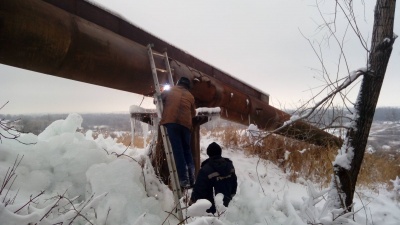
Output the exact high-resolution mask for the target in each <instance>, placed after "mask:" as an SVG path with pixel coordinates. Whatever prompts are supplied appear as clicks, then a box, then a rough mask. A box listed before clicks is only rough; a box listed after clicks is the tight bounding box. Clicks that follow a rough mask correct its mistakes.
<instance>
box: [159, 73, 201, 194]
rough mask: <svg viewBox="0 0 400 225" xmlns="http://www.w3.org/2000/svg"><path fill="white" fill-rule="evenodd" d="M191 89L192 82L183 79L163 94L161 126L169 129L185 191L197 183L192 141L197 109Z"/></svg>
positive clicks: (181, 182) (180, 180)
mask: <svg viewBox="0 0 400 225" xmlns="http://www.w3.org/2000/svg"><path fill="white" fill-rule="evenodd" d="M190 87H191V85H190V80H189V79H188V78H186V77H181V78H180V79H179V80H178V82H177V85H176V86H174V87H172V88H171V89H170V90H166V91H163V93H162V94H161V98H162V100H163V103H164V110H163V113H162V117H161V121H160V124H161V125H163V126H165V127H166V129H167V132H168V136H169V140H170V142H171V146H172V152H173V154H174V159H175V164H176V169H177V172H178V177H179V182H180V185H181V187H182V188H183V189H187V188H190V187H192V186H193V184H194V181H195V175H194V162H193V157H192V151H191V149H190V139H191V129H192V118H193V117H195V116H196V107H195V104H194V97H193V95H192V94H191V93H190V92H189V89H190Z"/></svg>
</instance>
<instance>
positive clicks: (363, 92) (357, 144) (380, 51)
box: [331, 0, 397, 211]
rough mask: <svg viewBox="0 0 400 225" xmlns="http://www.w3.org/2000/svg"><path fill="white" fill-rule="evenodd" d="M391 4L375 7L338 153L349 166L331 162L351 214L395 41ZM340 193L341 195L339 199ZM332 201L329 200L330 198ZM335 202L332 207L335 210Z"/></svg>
mask: <svg viewBox="0 0 400 225" xmlns="http://www.w3.org/2000/svg"><path fill="white" fill-rule="evenodd" d="M395 8H396V1H395V0H378V1H377V3H376V6H375V16H374V20H375V22H374V28H373V33H372V42H371V50H370V51H369V60H368V68H367V73H365V75H364V76H363V79H362V83H361V88H360V91H359V95H358V98H357V101H356V104H355V112H354V121H353V123H352V126H351V127H350V128H349V129H348V130H347V134H346V138H345V141H344V144H343V146H342V148H341V151H340V153H341V154H343V155H346V157H347V159H348V160H349V162H350V163H349V164H344V165H343V164H341V163H340V162H338V161H335V164H334V168H335V169H334V172H335V177H334V179H333V184H334V185H335V186H336V187H337V188H338V190H339V195H338V196H342V198H337V196H333V198H334V199H338V200H339V201H340V206H341V207H342V208H344V209H346V210H347V211H351V209H352V205H353V196H354V191H355V185H356V183H357V177H358V173H359V171H360V168H361V164H362V161H363V158H364V152H365V147H366V144H367V140H368V135H369V131H370V128H371V124H372V120H373V117H374V113H375V108H376V104H377V102H378V97H379V93H380V90H381V87H382V83H383V79H384V77H385V73H386V68H387V65H388V63H389V58H390V55H391V52H392V46H393V43H394V41H395V39H396V38H397V36H396V35H395V34H394V33H393V24H394V14H395ZM342 193H343V194H344V195H342ZM331 197H332V196H331ZM337 203H338V202H337V201H336V204H335V206H336V207H338V206H339V205H338V204H337Z"/></svg>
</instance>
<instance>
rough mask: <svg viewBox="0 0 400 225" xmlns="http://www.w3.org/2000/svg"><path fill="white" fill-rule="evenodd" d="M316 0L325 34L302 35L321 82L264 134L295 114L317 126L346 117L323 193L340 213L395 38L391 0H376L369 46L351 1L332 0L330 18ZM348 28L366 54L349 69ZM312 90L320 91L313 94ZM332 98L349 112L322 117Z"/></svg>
mask: <svg viewBox="0 0 400 225" xmlns="http://www.w3.org/2000/svg"><path fill="white" fill-rule="evenodd" d="M321 2H324V1H317V4H316V6H317V8H318V11H319V12H320V15H321V18H322V19H323V24H322V25H321V26H320V27H319V28H320V29H321V30H323V29H325V30H327V35H326V36H324V39H323V41H322V42H315V41H311V40H310V39H307V40H308V41H309V43H310V45H311V46H312V48H313V50H314V52H315V54H316V55H317V56H318V60H319V61H320V64H321V69H320V70H319V72H320V73H321V74H322V75H323V79H324V80H325V82H326V83H327V85H326V86H325V87H324V88H322V90H321V91H319V92H318V93H316V94H315V95H314V96H315V97H314V98H312V99H311V100H309V101H307V102H305V103H304V104H303V105H302V106H301V107H299V109H298V110H297V111H295V112H294V113H293V116H292V117H291V118H290V120H289V121H287V122H286V123H284V125H283V126H282V127H280V128H278V129H277V130H274V131H271V132H269V133H268V134H270V133H274V132H277V131H279V130H282V129H287V128H288V127H289V128H290V126H291V124H293V123H296V122H297V121H299V120H306V121H309V122H312V123H314V124H317V126H319V127H321V128H322V129H327V128H335V127H337V126H336V124H339V123H337V122H338V121H340V120H342V119H343V118H345V117H346V120H347V121H349V122H350V123H349V125H348V126H341V128H342V129H344V130H345V133H346V135H345V137H344V141H343V144H342V146H341V148H340V150H339V152H338V156H337V157H336V160H335V161H334V165H333V166H334V175H333V178H332V181H331V187H332V191H331V192H330V193H329V195H328V200H329V201H328V204H329V205H330V206H332V207H334V208H342V209H343V213H346V212H350V211H352V210H353V208H352V206H353V197H354V192H355V186H356V183H357V177H358V174H359V171H360V168H361V164H362V161H363V158H364V152H365V147H366V144H367V140H368V136H369V131H370V128H371V124H372V121H373V117H374V113H375V108H376V105H377V101H378V97H379V94H380V90H381V87H382V83H383V79H384V77H385V73H386V68H387V65H388V62H389V58H390V55H391V52H392V46H393V43H394V41H395V39H396V38H397V35H395V34H394V33H393V24H394V14H395V7H396V0H377V2H376V6H375V11H374V12H375V14H374V26H373V33H372V42H371V47H368V44H367V41H366V40H365V38H364V37H363V35H362V32H361V30H360V28H359V26H358V24H357V20H356V18H357V17H356V15H355V11H354V5H353V4H354V1H348V0H336V1H334V8H333V10H334V12H333V13H332V14H331V17H330V20H329V19H327V15H326V14H324V13H322V9H321V8H319V6H320V4H321ZM360 3H361V5H364V1H362V0H361V1H360ZM332 15H333V16H332ZM343 17H344V18H345V21H346V23H345V26H344V27H341V26H342V25H343V24H341V23H339V22H338V21H339V18H343ZM339 30H340V31H342V34H341V35H342V36H341V35H340V34H339ZM350 32H351V33H352V34H354V35H355V37H356V38H357V39H358V42H359V44H360V46H361V49H364V52H363V51H361V52H360V57H363V54H365V55H364V57H365V56H366V62H365V65H366V66H365V67H362V68H357V69H353V70H351V68H350V63H349V62H348V59H347V57H346V54H345V48H344V46H345V43H346V41H345V40H346V37H347V35H348V33H350ZM303 36H304V35H303ZM326 43H328V45H331V44H334V45H336V46H337V47H338V49H339V54H338V55H339V57H338V62H337V71H336V74H334V75H333V76H332V73H330V72H329V68H328V67H327V66H326V62H325V61H324V57H323V54H322V53H323V51H322V47H321V45H322V44H326ZM342 65H343V66H342ZM341 66H342V68H343V67H344V68H345V71H346V72H345V74H346V75H345V76H344V77H342V78H340V75H341V74H340V73H341V71H343V70H341V68H340V67H341ZM359 78H362V79H361V84H360V89H359V91H358V97H357V99H356V101H355V102H352V101H351V100H350V99H349V97H348V92H347V90H348V89H352V88H354V87H355V86H356V85H355V82H356V81H357V80H360V79H359ZM317 96H323V97H322V98H321V99H319V100H318V98H317ZM335 98H336V99H337V98H339V99H340V100H341V102H342V103H343V106H344V107H343V108H344V109H346V110H347V111H348V112H349V113H348V114H350V115H351V116H346V115H347V113H343V112H342V113H335V110H333V111H332V112H333V113H331V115H330V118H329V119H328V120H325V119H323V115H326V114H327V113H328V109H330V108H334V107H336V106H335V101H334V99H335ZM268 134H267V135H268ZM263 136H265V135H263ZM338 147H339V146H338Z"/></svg>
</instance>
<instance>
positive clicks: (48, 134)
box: [38, 113, 83, 141]
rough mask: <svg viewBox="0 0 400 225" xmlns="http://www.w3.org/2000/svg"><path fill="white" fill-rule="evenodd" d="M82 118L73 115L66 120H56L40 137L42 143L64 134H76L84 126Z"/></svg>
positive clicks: (75, 114)
mask: <svg viewBox="0 0 400 225" xmlns="http://www.w3.org/2000/svg"><path fill="white" fill-rule="evenodd" d="M82 121H83V119H82V116H81V115H79V114H77V113H71V114H69V115H68V117H67V118H66V119H65V120H56V121H54V122H53V123H51V124H50V125H49V126H48V127H46V129H45V130H44V131H43V132H42V133H40V134H39V135H38V139H39V140H41V141H47V140H49V139H51V138H52V137H54V136H57V135H60V134H62V133H74V132H75V131H76V130H77V129H78V128H81V125H82Z"/></svg>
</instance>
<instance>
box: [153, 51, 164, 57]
mask: <svg viewBox="0 0 400 225" xmlns="http://www.w3.org/2000/svg"><path fill="white" fill-rule="evenodd" d="M153 55H157V56H161V57H164V55H163V54H160V53H158V52H153Z"/></svg>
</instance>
